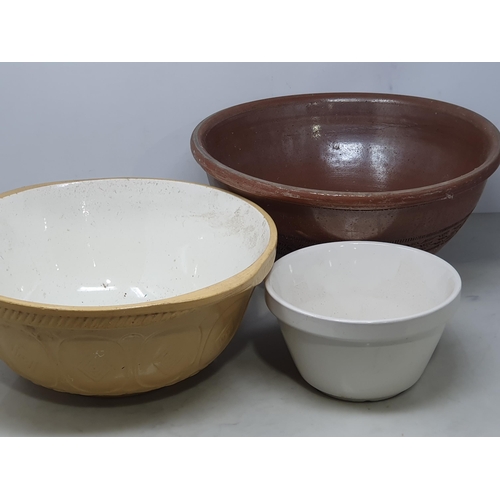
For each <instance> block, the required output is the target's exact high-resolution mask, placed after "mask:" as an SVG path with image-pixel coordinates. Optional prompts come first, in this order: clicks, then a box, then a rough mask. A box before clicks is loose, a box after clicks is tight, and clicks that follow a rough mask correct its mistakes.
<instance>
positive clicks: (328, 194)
mask: <svg viewBox="0 0 500 500" xmlns="http://www.w3.org/2000/svg"><path fill="white" fill-rule="evenodd" d="M318 100H326V101H329V102H348V101H350V102H393V103H395V104H403V105H411V106H419V107H426V108H432V111H433V112H436V111H438V112H442V113H447V114H449V115H452V116H454V117H456V118H458V119H462V120H465V121H468V122H469V123H471V124H473V125H475V126H476V127H477V128H478V129H480V130H481V131H482V132H483V133H484V134H485V136H486V137H487V138H488V141H489V144H490V152H489V154H488V156H487V158H486V159H485V161H484V162H483V163H482V164H481V165H479V166H478V167H476V168H475V169H474V170H471V171H470V172H468V173H466V174H463V175H461V176H459V177H455V178H453V179H450V180H448V181H444V182H440V183H437V184H431V185H428V186H422V187H418V188H412V189H403V190H397V191H375V192H372V191H370V192H363V191H359V192H355V191H349V192H345V191H326V190H319V189H310V188H301V187H296V186H289V185H285V184H280V183H276V182H271V181H266V180H263V179H260V178H258V177H253V176H251V175H248V174H244V173H242V172H238V171H236V170H234V169H232V168H230V167H228V166H227V165H224V164H223V163H221V162H220V161H218V160H216V159H215V158H214V157H213V156H212V155H211V154H210V153H209V152H208V151H207V149H206V142H205V139H206V136H207V134H208V132H209V131H210V130H211V129H212V128H213V127H214V126H215V125H217V124H219V123H221V122H223V121H225V120H227V119H229V118H232V117H235V116H237V115H239V114H242V113H246V112H249V111H253V110H257V109H262V108H266V107H269V106H277V105H283V104H285V105H286V104H292V103H296V102H315V101H316V102H317V101H318ZM190 146H191V152H192V155H193V157H194V158H195V160H196V161H197V162H198V163H199V164H200V166H201V167H202V168H203V169H204V170H205V172H206V173H207V174H208V175H210V176H212V177H213V178H215V179H216V180H218V181H220V182H222V183H223V184H226V185H227V186H229V187H230V188H232V189H234V190H235V191H236V192H238V193H240V194H242V195H243V196H245V195H247V194H248V195H252V196H255V197H257V198H262V199H268V200H274V201H281V202H285V201H286V202H288V203H293V204H299V205H309V206H321V207H325V208H342V209H352V210H359V209H365V210H366V209H384V208H398V207H404V206H414V205H421V204H425V203H430V202H433V201H437V200H445V199H450V198H453V197H454V195H455V194H457V193H460V192H462V191H465V190H467V189H470V188H472V187H474V186H475V185H477V184H479V183H481V182H484V181H486V180H487V179H488V177H490V176H491V175H492V174H493V173H494V172H495V170H496V169H497V168H498V165H499V164H500V131H499V130H498V129H497V127H496V126H495V125H494V124H493V123H492V122H491V121H489V120H488V119H486V118H485V117H483V116H482V115H480V114H478V113H476V112H474V111H471V110H469V109H467V108H464V107H462V106H458V105H455V104H451V103H448V102H444V101H440V100H436V99H429V98H425V97H416V96H408V95H400V94H385V93H373V92H370V93H368V92H334V93H311V94H295V95H287V96H279V97H271V98H266V99H259V100H255V101H251V102H246V103H242V104H238V105H235V106H231V107H228V108H225V109H222V110H220V111H217V112H216V113H213V114H212V115H210V116H208V117H207V118H205V119H204V120H202V121H201V122H200V123H199V124H198V125H197V126H196V128H195V129H194V130H193V132H192V135H191V140H190Z"/></svg>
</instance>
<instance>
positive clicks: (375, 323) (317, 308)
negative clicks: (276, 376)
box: [266, 242, 461, 401]
mask: <svg viewBox="0 0 500 500" xmlns="http://www.w3.org/2000/svg"><path fill="white" fill-rule="evenodd" d="M460 290H461V280H460V277H459V275H458V273H457V272H456V271H455V269H454V268H453V267H452V266H450V265H449V264H448V263H446V262H445V261H444V260H442V259H440V258H438V257H436V256H434V255H432V254H430V253H427V252H424V251H421V250H417V249H414V248H410V247H407V246H402V245H394V244H390V243H379V242H337V243H325V244H322V245H316V246H311V247H308V248H304V249H302V250H298V251H296V252H293V253H290V254H289V255H287V256H285V257H283V258H282V259H280V260H278V261H277V262H276V264H275V265H274V267H273V270H272V271H271V273H270V274H269V276H268V278H267V280H266V301H267V304H268V306H269V308H270V310H271V312H272V313H273V314H274V315H275V316H276V317H277V318H278V320H279V322H280V325H281V329H282V332H283V336H284V338H285V341H286V343H287V345H288V348H289V349H290V353H291V355H292V357H293V359H294V361H295V363H296V365H297V368H298V369H299V371H300V372H301V374H302V376H303V377H304V379H305V380H306V381H307V382H309V383H310V384H311V385H313V386H314V387H316V388H317V389H319V390H321V391H323V392H325V393H328V394H330V395H333V396H335V397H338V398H342V399H350V400H361V401H363V400H378V399H385V398H388V397H391V396H394V395H396V394H398V393H400V392H402V391H404V390H406V389H408V388H409V387H411V386H412V385H413V384H415V383H416V382H417V380H418V379H419V378H420V376H421V375H422V373H423V371H424V369H425V367H426V366H427V363H428V362H429V359H430V357H431V355H432V353H433V352H434V349H435V347H436V345H437V343H438V342H439V339H440V337H441V335H442V333H443V330H444V327H445V325H446V322H447V321H448V320H449V319H450V318H451V316H452V314H453V313H454V311H455V310H456V307H457V306H458V303H459V300H460Z"/></svg>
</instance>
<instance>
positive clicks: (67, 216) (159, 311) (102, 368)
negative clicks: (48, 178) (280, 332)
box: [0, 179, 277, 395]
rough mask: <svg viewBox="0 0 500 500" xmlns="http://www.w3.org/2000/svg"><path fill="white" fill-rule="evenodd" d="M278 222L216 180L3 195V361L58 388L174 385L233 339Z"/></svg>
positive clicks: (126, 390) (124, 182) (131, 182)
mask: <svg viewBox="0 0 500 500" xmlns="http://www.w3.org/2000/svg"><path fill="white" fill-rule="evenodd" d="M276 237H277V236H276V229H275V226H274V224H273V222H272V220H271V219H270V217H269V216H268V215H267V214H266V213H265V212H264V211H263V210H261V209H260V208H259V207H257V206H255V205H253V204H252V203H249V202H247V201H246V200H243V199H242V198H240V197H238V196H235V195H233V194H231V193H227V192H224V191H221V190H219V189H216V188H212V187H210V186H202V185H196V184H190V183H184V182H177V181H170V180H156V179H102V180H88V181H76V182H67V183H57V184H47V185H40V186H32V187H28V188H23V189H18V190H15V191H11V192H8V193H5V194H3V195H1V196H0V357H1V358H2V359H3V360H4V361H5V362H6V363H7V364H8V365H9V366H10V367H11V368H12V369H13V370H14V371H15V372H17V373H18V374H19V375H21V376H23V377H25V378H27V379H29V380H31V381H33V382H35V383H36V384H40V385H42V386H45V387H49V388H52V389H56V390H58V391H64V392H71V393H77V394H87V395H123V394H131V393H138V392H143V391H149V390H152V389H156V388H159V387H163V386H167V385H170V384H174V383H175V382H178V381H180V380H183V379H185V378H187V377H189V376H191V375H193V374H195V373H197V372H198V371H199V370H201V369H202V368H203V367H205V366H207V365H208V364H209V363H210V362H211V361H213V360H214V359H215V358H216V357H217V356H218V355H219V354H220V353H221V352H222V350H223V349H224V348H225V347H226V345H227V344H228V342H229V341H230V340H231V338H232V337H233V335H234V333H235V331H236V329H237V328H238V326H239V324H240V321H241V319H242V317H243V314H244V312H245V309H246V307H247V304H248V301H249V299H250V295H251V293H252V290H253V288H254V287H255V286H256V285H257V284H259V283H261V282H262V281H263V280H264V278H265V276H266V275H267V274H268V272H269V270H270V269H271V266H272V263H273V262H274V257H275V247H276Z"/></svg>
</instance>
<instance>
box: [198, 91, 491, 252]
mask: <svg viewBox="0 0 500 500" xmlns="http://www.w3.org/2000/svg"><path fill="white" fill-rule="evenodd" d="M191 149H192V152H193V156H194V157H195V159H196V161H197V162H198V163H199V164H200V165H201V167H202V168H203V169H204V170H205V171H206V172H207V175H208V178H209V180H210V182H211V183H212V184H213V185H216V186H219V187H224V188H226V189H229V190H231V191H234V192H236V193H239V194H242V195H244V196H245V197H247V198H249V199H252V200H253V201H255V202H257V203H258V204H259V205H261V206H262V207H263V208H264V209H265V210H266V211H268V213H269V214H270V215H271V216H272V217H273V219H274V220H275V222H276V224H277V227H278V231H279V252H280V253H281V254H286V253H288V252H290V251H292V250H295V249H298V248H301V247H304V246H307V245H311V244H314V243H322V242H328V241H339V240H378V241H389V242H395V243H401V244H406V245H410V246H414V247H417V248H422V249H425V250H429V251H432V252H434V251H437V250H438V249H439V248H441V247H442V246H443V245H444V244H445V243H446V242H447V241H448V240H449V239H450V238H451V237H453V235H454V234H455V233H456V232H457V231H458V230H459V229H460V227H461V226H462V224H463V223H464V222H465V220H466V219H467V217H468V216H469V214H470V213H471V212H472V210H473V209H474V207H475V206H476V204H477V202H478V200H479V198H480V196H481V193H482V191H483V188H484V185H485V182H486V180H487V178H488V177H489V176H490V175H491V174H492V173H493V172H494V171H495V170H496V168H497V167H498V164H499V163H500V133H499V131H498V130H497V129H496V127H495V126H494V125H493V124H492V123H490V122H489V121H488V120H486V119H485V118H483V117H481V116H480V115H478V114H476V113H474V112H472V111H469V110H467V109H464V108H461V107H459V106H455V105H452V104H448V103H444V102H440V101H435V100H430V99H422V98H417V97H409V96H400V95H389V94H361V93H359V94H358V93H350V94H307V95H298V96H286V97H278V98H273V99H265V100H261V101H255V102H250V103H245V104H241V105H238V106H234V107H232V108H228V109H225V110H222V111H219V112H218V113H215V114H214V115H212V116H210V117H208V118H207V119H205V120H204V121H203V122H201V123H200V124H199V125H198V127H197V128H196V129H195V130H194V132H193V135H192V138H191Z"/></svg>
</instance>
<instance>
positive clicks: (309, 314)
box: [265, 240, 462, 333]
mask: <svg viewBox="0 0 500 500" xmlns="http://www.w3.org/2000/svg"><path fill="white" fill-rule="evenodd" d="M340 245H349V246H352V245H365V246H384V247H391V248H394V247H398V248H400V249H401V250H402V251H407V252H413V253H417V254H425V255H427V256H429V257H431V258H434V259H438V260H439V261H441V262H440V264H441V265H442V266H443V267H445V268H447V269H448V270H449V271H450V273H451V276H452V277H453V279H454V282H455V286H454V288H453V291H452V293H451V294H450V295H449V297H448V298H447V299H446V300H444V301H443V302H441V303H440V304H438V305H437V306H435V307H433V308H431V309H426V310H424V311H422V312H420V313H417V314H412V315H407V316H401V317H396V318H390V319H376V320H353V319H344V318H335V317H334V316H324V315H321V314H315V313H312V312H309V311H306V310H305V309H301V308H299V307H296V306H294V305H292V304H290V302H288V301H287V300H285V299H283V298H282V297H281V295H279V294H278V293H277V292H276V291H275V289H274V288H273V286H272V285H271V280H272V276H273V271H274V267H273V269H272V270H271V272H270V273H269V275H268V276H267V278H266V280H265V287H266V291H267V293H268V294H269V295H270V296H271V298H272V299H273V300H275V301H276V302H277V303H278V304H280V305H281V306H283V307H284V308H286V309H289V310H290V311H293V312H294V313H296V314H298V315H300V316H302V317H308V318H311V319H315V320H318V321H322V322H326V323H336V324H344V325H387V324H395V323H401V322H404V321H411V320H415V319H418V318H423V317H426V316H429V315H431V314H432V313H435V312H437V311H439V310H441V309H443V308H445V307H446V306H447V305H449V304H451V303H452V302H453V301H454V300H455V299H456V298H457V297H458V296H459V294H460V292H461V289H462V279H461V278H460V274H459V273H458V271H457V270H456V269H455V268H454V267H453V266H452V265H451V264H450V263H448V262H446V261H445V260H444V259H442V258H441V257H438V256H437V255H434V254H431V253H429V252H426V251H425V250H420V249H418V248H414V247H409V246H406V245H399V244H396V243H387V242H382V241H358V240H351V241H334V242H328V243H320V244H317V245H310V246H308V247H304V248H301V249H299V250H295V251H294V252H291V253H289V254H287V255H285V256H283V257H281V258H280V259H279V260H278V261H276V263H275V266H276V265H277V264H279V263H280V262H282V264H279V265H280V266H281V265H285V264H286V262H287V260H291V259H294V258H295V257H296V256H297V255H303V254H307V253H310V252H313V251H315V250H317V248H318V247H325V248H326V247H334V246H340ZM309 333H310V332H309Z"/></svg>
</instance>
